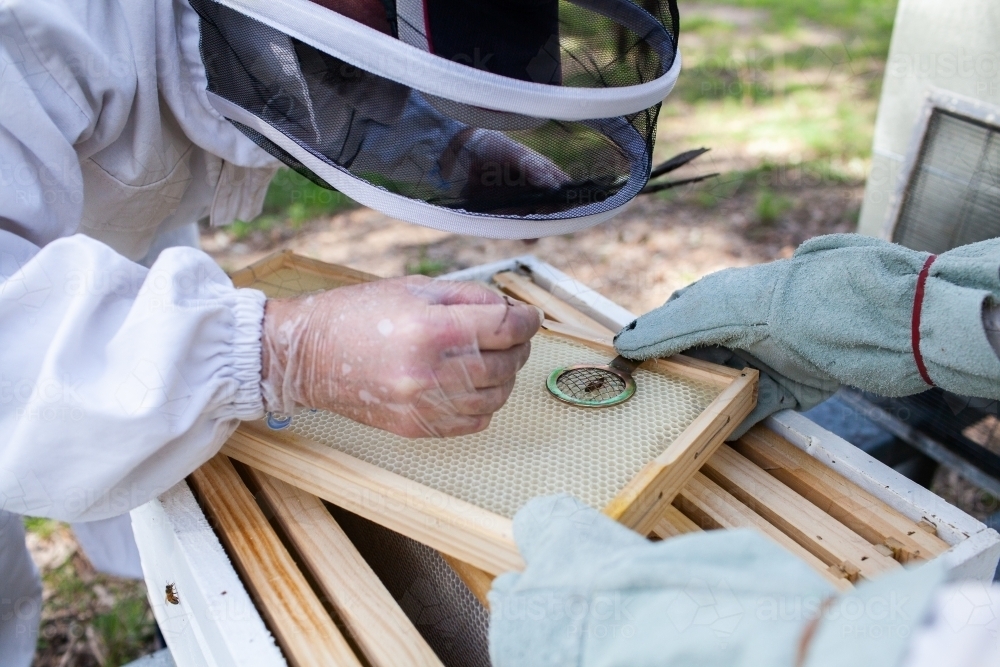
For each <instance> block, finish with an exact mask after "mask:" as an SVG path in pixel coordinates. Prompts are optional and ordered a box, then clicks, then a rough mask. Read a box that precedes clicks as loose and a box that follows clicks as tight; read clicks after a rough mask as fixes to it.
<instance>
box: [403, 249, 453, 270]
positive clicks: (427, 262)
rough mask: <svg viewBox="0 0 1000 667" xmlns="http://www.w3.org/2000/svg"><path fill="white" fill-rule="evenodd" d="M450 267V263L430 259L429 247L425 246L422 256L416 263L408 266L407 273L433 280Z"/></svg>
mask: <svg viewBox="0 0 1000 667" xmlns="http://www.w3.org/2000/svg"><path fill="white" fill-rule="evenodd" d="M449 266H450V265H449V264H448V262H445V261H442V260H440V259H432V258H430V257H428V256H427V246H423V247H421V249H420V256H419V257H417V259H416V260H415V261H413V262H410V263H409V264H407V265H406V273H407V274H409V275H421V276H429V277H431V278H433V277H434V276H439V275H441V274H442V273H444V272H445V271H447V270H448V268H449Z"/></svg>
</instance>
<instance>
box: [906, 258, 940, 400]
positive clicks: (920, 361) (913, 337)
mask: <svg viewBox="0 0 1000 667" xmlns="http://www.w3.org/2000/svg"><path fill="white" fill-rule="evenodd" d="M935 259H937V255H931V256H930V257H928V258H927V261H926V262H924V268H922V269H920V275H919V276H918V277H917V291H916V292H914V294H913V318H912V320H911V321H910V344H911V345H912V346H913V360H914V361H916V362H917V370H918V371H920V377H921V378H923V380H924V382H926V383H927V384H929V385H930V386H932V387H933V386H934V382H933V381H931V376H930V375H928V374H927V366H925V365H924V357H923V355H922V354H920V311H921V310H923V307H924V287H925V286H926V284H927V276H928V275H929V274H930V272H931V264H933V263H934V260H935Z"/></svg>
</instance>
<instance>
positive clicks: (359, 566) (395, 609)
mask: <svg viewBox="0 0 1000 667" xmlns="http://www.w3.org/2000/svg"><path fill="white" fill-rule="evenodd" d="M248 474H249V475H250V477H251V478H252V480H253V482H254V484H255V485H256V487H257V489H258V494H257V496H258V499H259V500H263V501H264V503H265V504H266V505H267V507H268V508H269V509H270V510H271V512H272V513H273V516H274V520H275V521H276V522H277V523H278V524H279V525H280V526H281V529H282V531H283V532H284V534H285V537H286V538H287V539H288V541H289V542H290V543H291V545H292V547H293V548H294V550H295V552H296V554H297V555H298V557H299V560H300V562H302V563H303V564H304V566H305V567H306V568H307V569H308V570H309V572H310V574H312V576H313V579H314V581H315V582H316V584H317V585H318V587H319V588H320V589H321V591H322V593H323V595H324V596H325V597H326V599H327V600H328V601H329V602H330V604H331V606H332V607H333V608H334V611H335V612H336V614H337V617H338V618H339V620H340V621H341V622H342V623H343V624H344V625H345V626H346V628H347V630H348V632H349V633H350V635H351V637H352V638H353V639H354V641H355V643H356V644H357V645H358V648H359V649H360V651H361V652H362V653H363V654H364V657H365V658H366V659H367V661H368V663H370V664H371V665H372V667H398V666H399V665H413V666H414V667H442V663H441V661H440V660H439V659H438V657H437V655H436V654H435V653H434V651H433V650H432V649H431V647H430V646H429V645H428V644H427V642H426V641H424V638H423V637H422V636H421V635H420V633H419V632H417V629H416V628H415V627H413V624H412V623H410V620H409V619H408V618H407V617H406V614H404V613H403V610H402V609H400V607H399V605H398V604H397V603H396V601H395V600H393V598H392V596H391V595H390V594H389V591H388V590H386V588H385V586H384V585H383V584H382V582H381V581H380V580H379V578H378V576H377V575H376V574H375V572H374V571H373V570H372V569H371V567H370V566H369V565H368V563H367V562H365V560H364V558H363V557H362V556H361V554H360V553H359V552H358V550H357V548H356V547H355V546H354V544H353V543H352V542H351V540H350V538H348V537H347V534H346V533H344V531H343V530H342V529H341V527H340V526H339V525H338V524H337V521H336V520H335V519H334V518H333V516H332V515H331V514H330V512H329V510H328V509H327V508H326V506H325V505H323V502H322V501H321V500H319V499H318V498H317V497H316V496H313V495H311V494H309V493H306V492H305V491H302V490H301V489H297V488H295V487H294V486H291V485H290V484H286V483H284V482H282V481H281V480H278V479H275V478H273V477H270V476H268V475H265V474H264V473H262V472H260V471H259V470H254V469H252V468H250V469H249V473H248ZM487 589H488V587H487Z"/></svg>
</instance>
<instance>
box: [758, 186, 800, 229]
mask: <svg viewBox="0 0 1000 667" xmlns="http://www.w3.org/2000/svg"><path fill="white" fill-rule="evenodd" d="M790 208H792V200H791V199H789V198H788V197H785V196H783V195H778V194H775V193H774V191H773V190H771V189H769V188H761V189H760V190H759V191H758V192H757V201H756V203H755V204H754V216H755V217H756V219H757V222H758V223H759V224H761V225H773V224H774V223H776V222H777V221H778V220H779V219H780V218H781V216H783V215H784V214H785V213H787V212H788V210H789V209H790Z"/></svg>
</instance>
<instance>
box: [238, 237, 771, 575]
mask: <svg viewBox="0 0 1000 667" xmlns="http://www.w3.org/2000/svg"><path fill="white" fill-rule="evenodd" d="M318 264H319V263H317V262H313V261H305V262H304V261H303V259H302V258H299V257H297V256H295V255H293V254H291V253H279V254H276V255H273V256H271V257H268V258H265V259H263V260H261V261H260V262H258V263H256V264H254V265H252V266H250V267H248V268H247V269H244V270H243V272H239V273H238V274H235V275H234V282H236V281H237V280H238V281H239V284H241V285H244V286H251V285H254V284H259V283H260V282H263V283H264V284H265V285H270V283H268V279H269V276H270V275H272V274H273V273H275V272H276V271H279V270H282V269H285V268H296V269H298V270H301V271H306V272H309V273H311V274H313V275H322V276H324V277H326V278H327V279H328V280H329V281H330V287H334V286H338V285H344V284H356V283H357V282H364V281H366V280H370V279H371V276H368V275H367V274H363V273H360V272H355V271H352V270H348V269H342V268H340V267H333V266H325V265H318ZM500 282H501V283H502V284H503V285H506V286H507V287H512V288H514V289H516V290H517V293H518V294H519V295H520V296H522V297H526V298H529V299H531V302H532V303H535V301H536V300H538V299H541V298H542V295H546V296H547V297H548V298H547V299H543V300H544V302H545V304H546V305H545V306H541V307H543V309H544V308H545V307H547V308H548V309H549V312H550V313H551V314H552V315H553V316H556V315H558V317H559V318H562V319H564V320H570V324H569V325H567V326H569V327H571V328H572V329H573V332H574V333H575V334H576V335H574V334H573V333H570V334H567V333H563V332H558V331H550V332H549V333H548V334H546V335H553V336H566V337H569V338H574V339H577V340H579V339H580V336H581V335H582V332H589V333H593V334H594V336H593V337H590V336H589V333H588V334H587V335H584V337H585V338H589V340H588V341H587V343H588V345H590V346H591V347H598V348H599V349H601V350H602V351H603V352H605V353H607V354H608V355H609V357H613V356H615V352H614V348H613V347H611V346H610V345H608V344H607V338H609V337H610V335H611V331H610V330H609V329H607V328H606V327H603V326H602V325H601V324H599V323H598V322H596V321H595V320H593V319H592V318H589V317H586V316H584V315H582V314H579V313H578V311H576V310H575V309H574V308H573V307H572V306H570V305H569V304H566V303H564V302H562V301H560V300H559V299H558V298H556V297H554V296H552V295H549V294H548V293H547V292H545V291H544V290H542V289H541V288H539V287H538V286H537V285H534V284H533V283H531V281H530V280H528V279H526V278H524V277H523V276H519V275H517V274H514V273H509V274H505V275H504V277H501V278H500ZM272 287H274V288H279V289H280V286H279V285H272ZM536 305H537V304H536ZM574 313H577V314H576V315H574ZM557 326H558V325H557ZM643 368H644V369H646V370H649V371H651V372H658V373H665V374H673V375H680V376H681V377H685V378H690V379H692V380H696V381H699V382H709V383H711V384H713V385H715V386H716V387H718V388H720V389H721V392H720V394H719V395H718V396H717V397H716V398H715V400H713V401H712V402H711V403H710V404H709V406H708V407H707V408H706V409H705V410H704V411H703V412H702V414H701V415H699V416H698V417H697V418H696V419H695V420H694V422H692V423H691V424H690V425H689V426H688V427H687V429H685V430H684V431H683V432H682V433H681V435H680V436H679V437H678V438H677V439H676V440H675V441H674V442H672V443H670V445H669V446H667V447H665V448H664V451H663V452H662V453H661V454H660V455H659V456H657V457H656V458H654V459H653V460H652V461H650V462H649V463H648V464H647V465H646V466H645V467H644V468H643V469H642V470H641V471H640V472H639V473H638V474H637V475H636V476H635V478H634V479H633V480H632V481H631V482H629V483H628V484H626V485H625V487H624V488H622V489H621V490H620V491H619V493H618V494H617V495H616V497H615V498H614V499H612V500H611V502H610V503H609V504H608V505H607V507H606V508H605V509H604V511H605V513H606V514H608V515H609V516H611V517H612V518H614V519H616V520H618V521H620V522H622V523H623V524H624V525H626V526H629V527H631V528H634V529H635V530H637V531H639V532H640V533H642V534H644V535H647V534H649V533H650V532H651V531H652V530H653V528H654V527H655V526H656V525H657V524H658V523H659V522H660V521H661V518H662V515H663V513H664V512H667V511H668V508H669V507H670V504H671V502H672V500H673V498H674V496H675V495H676V494H677V492H678V491H679V490H680V488H681V487H682V486H683V485H684V483H685V482H686V481H687V479H688V478H689V477H690V476H691V474H693V473H694V472H695V471H696V470H697V469H698V467H699V466H701V464H702V462H703V461H704V460H705V459H706V458H708V457H709V456H711V454H712V453H713V452H714V451H715V449H716V448H717V447H718V446H719V445H720V444H721V443H722V442H723V440H725V438H726V436H727V435H729V433H730V432H732V430H733V429H734V428H735V427H736V426H737V425H738V424H739V423H740V421H742V420H743V418H744V417H745V416H746V415H747V414H749V413H750V411H751V410H752V409H753V407H754V405H755V404H756V400H757V394H756V389H757V382H756V381H757V372H756V371H754V370H752V369H751V370H745V371H734V370H733V369H729V368H724V367H718V366H714V365H712V364H706V363H704V362H695V361H694V360H690V359H678V360H656V361H650V362H647V363H646V364H644V365H643ZM223 451H224V452H225V453H226V455H228V456H231V457H232V458H234V459H236V460H238V461H241V462H243V463H245V464H247V465H249V466H250V467H253V468H256V469H258V470H261V471H263V472H265V473H267V474H269V475H271V476H273V477H276V478H278V479H280V480H282V481H284V482H286V483H288V484H291V485H292V486H296V487H298V488H301V489H304V490H306V491H308V492H309V493H312V494H313V495H316V496H318V497H320V498H323V499H324V500H327V501H329V502H332V503H334V504H336V505H340V506H342V507H344V508H345V509H348V510H350V511H352V512H354V513H356V514H359V515H360V516H362V517H364V518H366V519H369V520H371V521H375V522H376V523H379V524H381V525H383V526H386V527H387V528H390V529H392V530H395V531H397V532H399V533H402V534H403V535H406V536H407V537H410V538H412V539H415V540H418V541H420V542H423V543H424V544H427V545H429V546H431V547H433V548H435V549H437V550H438V551H440V552H442V553H443V554H446V555H448V556H451V557H452V558H454V559H458V560H460V561H463V562H465V563H467V564H469V565H471V566H473V567H475V568H478V569H480V570H483V571H485V572H486V573H487V574H488V575H496V574H499V573H501V572H505V571H508V570H511V569H520V567H522V560H521V557H520V555H519V554H518V552H517V548H516V546H515V544H514V541H513V536H512V528H511V521H510V519H508V518H506V517H503V516H500V515H498V514H494V513H492V512H489V511H486V510H484V509H481V508H478V507H475V506H473V505H472V504H470V503H467V502H464V501H461V500H459V499H457V498H454V497H452V496H450V495H448V494H444V493H441V492H438V491H435V490H434V489H430V488H428V487H426V486H423V485H421V484H418V483H416V482H413V481H411V480H408V479H406V478H404V477H402V476H400V475H395V474H393V473H390V472H388V471H385V470H381V469H379V468H377V467H376V466H372V465H370V464H367V463H364V462H363V461H360V460H358V459H355V458H354V457H351V456H349V455H347V454H344V453H343V452H339V451H336V450H334V449H332V448H330V447H325V446H320V445H316V444H315V443H312V442H310V441H308V440H306V439H304V438H301V437H298V436H296V435H295V434H294V433H289V432H287V431H270V430H267V431H264V430H261V428H260V427H259V425H255V424H250V423H247V424H244V425H242V426H241V427H240V429H239V430H238V431H237V432H236V434H234V435H233V437H232V438H231V439H230V440H229V442H228V443H227V444H226V445H225V447H224V449H223Z"/></svg>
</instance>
